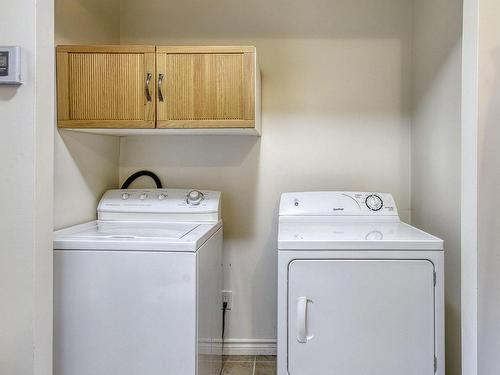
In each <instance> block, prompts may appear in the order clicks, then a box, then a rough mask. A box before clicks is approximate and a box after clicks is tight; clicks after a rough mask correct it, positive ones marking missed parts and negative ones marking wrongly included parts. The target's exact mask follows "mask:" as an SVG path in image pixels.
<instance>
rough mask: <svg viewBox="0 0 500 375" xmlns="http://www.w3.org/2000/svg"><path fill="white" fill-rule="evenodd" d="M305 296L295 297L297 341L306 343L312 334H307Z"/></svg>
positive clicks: (306, 300)
mask: <svg viewBox="0 0 500 375" xmlns="http://www.w3.org/2000/svg"><path fill="white" fill-rule="evenodd" d="M309 301H310V300H309V299H307V297H299V298H297V341H298V342H300V343H301V344H306V343H307V341H308V340H310V339H311V338H312V336H307V303H308V302H309Z"/></svg>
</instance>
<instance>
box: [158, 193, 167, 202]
mask: <svg viewBox="0 0 500 375" xmlns="http://www.w3.org/2000/svg"><path fill="white" fill-rule="evenodd" d="M166 197H167V194H163V193H161V194H160V195H158V199H159V200H161V201H162V200H164V199H165V198H166Z"/></svg>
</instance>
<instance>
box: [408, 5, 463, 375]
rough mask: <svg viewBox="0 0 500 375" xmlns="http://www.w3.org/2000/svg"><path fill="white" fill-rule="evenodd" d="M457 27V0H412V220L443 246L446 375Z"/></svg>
mask: <svg viewBox="0 0 500 375" xmlns="http://www.w3.org/2000/svg"><path fill="white" fill-rule="evenodd" d="M461 26H462V3H461V1H457V0H418V1H415V5H414V27H413V30H414V33H413V36H414V39H413V67H414V70H413V73H414V74H413V119H412V126H411V148H412V159H411V161H412V170H411V171H412V176H411V177H412V183H411V207H412V213H411V219H412V224H414V225H416V226H417V227H419V228H421V229H423V230H425V231H428V232H431V233H433V234H435V235H437V236H439V237H441V238H442V239H443V240H444V243H445V288H446V293H445V295H446V372H447V374H450V375H453V374H456V375H458V374H460V372H461V368H460V351H461V350H460V348H461V346H460V310H461V306H460V250H461V247H460V224H461V218H460V215H461V209H460V200H461V189H460V188H461V184H460V181H461V31H462V29H461Z"/></svg>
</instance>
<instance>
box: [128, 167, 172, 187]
mask: <svg viewBox="0 0 500 375" xmlns="http://www.w3.org/2000/svg"><path fill="white" fill-rule="evenodd" d="M141 176H148V177H151V178H152V179H153V180H154V181H155V183H156V187H157V188H158V189H161V188H163V186H162V184H161V181H160V178H159V177H158V176H157V175H156V174H155V173H153V172H151V171H139V172H135V173H134V174H133V175H131V176H130V177H129V178H127V179H126V180H125V182H124V183H123V185H122V189H128V187H129V186H130V184H131V183H132V182H134V181H135V180H136V179H137V178H139V177H141Z"/></svg>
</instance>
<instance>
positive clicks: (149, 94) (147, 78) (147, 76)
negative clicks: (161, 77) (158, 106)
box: [146, 73, 153, 102]
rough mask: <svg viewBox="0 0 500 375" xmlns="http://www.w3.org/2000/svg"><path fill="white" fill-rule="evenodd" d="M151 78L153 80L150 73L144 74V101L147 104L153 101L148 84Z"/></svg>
mask: <svg viewBox="0 0 500 375" xmlns="http://www.w3.org/2000/svg"><path fill="white" fill-rule="evenodd" d="M151 78H153V75H152V74H151V73H148V74H146V100H147V101H148V102H150V101H152V100H153V99H152V98H151V91H150V90H149V84H150V83H151Z"/></svg>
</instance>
